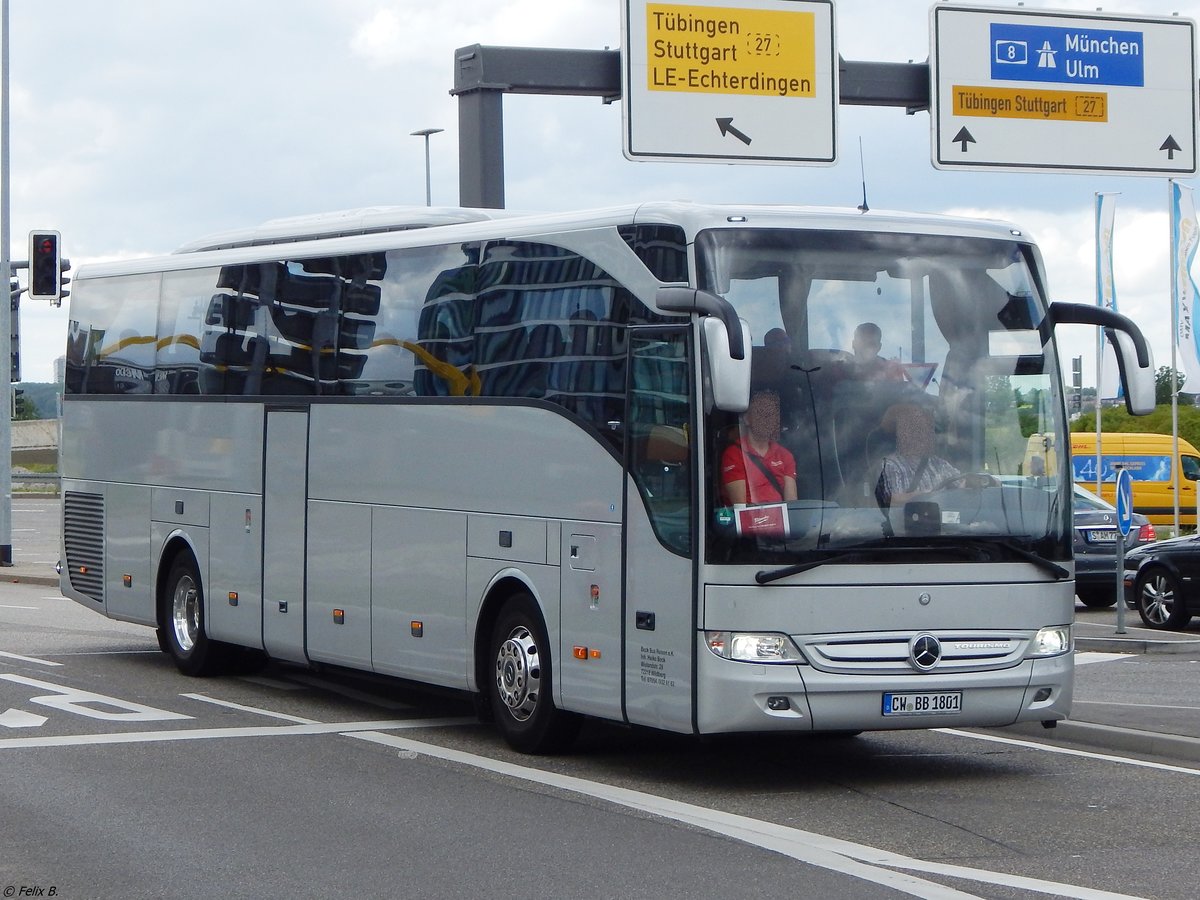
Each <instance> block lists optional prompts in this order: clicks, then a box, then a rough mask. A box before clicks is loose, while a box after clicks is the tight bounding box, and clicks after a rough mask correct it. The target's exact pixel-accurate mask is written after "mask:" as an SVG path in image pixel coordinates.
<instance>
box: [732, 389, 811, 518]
mask: <svg viewBox="0 0 1200 900" xmlns="http://www.w3.org/2000/svg"><path fill="white" fill-rule="evenodd" d="M777 437H779V395H778V394H776V393H775V392H774V391H756V392H755V393H754V395H753V396H751V398H750V406H749V408H748V409H747V410H746V413H745V415H744V416H743V417H742V428H741V435H740V437H739V438H738V441H737V443H735V444H732V445H730V446H729V447H727V448H725V452H724V453H723V454H722V455H721V485H722V487H723V488H724V492H725V502H726V503H732V504H741V503H781V502H783V501H785V500H795V499H796V460H795V459H794V458H793V457H792V454H791V453H789V452H788V450H787V449H786V448H784V447H782V446H780V445H779V444H778V443H777V442H776V440H775V439H776V438H777Z"/></svg>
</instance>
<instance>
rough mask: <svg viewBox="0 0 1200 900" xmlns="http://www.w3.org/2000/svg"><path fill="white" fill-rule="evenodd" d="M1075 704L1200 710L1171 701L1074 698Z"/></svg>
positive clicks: (1196, 707) (1199, 709)
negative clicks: (1145, 701) (1130, 701)
mask: <svg viewBox="0 0 1200 900" xmlns="http://www.w3.org/2000/svg"><path fill="white" fill-rule="evenodd" d="M1071 703H1072V704H1073V705H1075V706H1132V707H1134V708H1135V709H1194V710H1196V711H1198V712H1200V706H1172V705H1171V704H1169V703H1124V702H1121V701H1119V700H1072V701H1071Z"/></svg>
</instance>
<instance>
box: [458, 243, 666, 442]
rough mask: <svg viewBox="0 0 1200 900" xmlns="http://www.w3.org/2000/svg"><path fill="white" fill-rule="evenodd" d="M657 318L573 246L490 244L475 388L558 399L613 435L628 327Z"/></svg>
mask: <svg viewBox="0 0 1200 900" xmlns="http://www.w3.org/2000/svg"><path fill="white" fill-rule="evenodd" d="M652 317H654V314H653V313H651V312H650V311H649V310H648V309H647V308H646V307H645V306H644V305H643V304H642V303H641V302H640V301H638V300H637V298H636V297H634V296H633V294H631V293H630V292H629V291H628V290H627V289H625V288H624V287H623V286H622V285H621V284H620V283H618V282H617V281H616V280H615V279H614V278H613V277H612V276H611V275H609V274H608V273H607V272H606V271H604V270H603V269H602V268H600V267H599V266H597V265H596V264H595V263H593V262H592V261H590V260H588V259H586V258H585V257H583V256H580V255H579V254H577V253H575V252H573V251H570V250H565V249H563V248H561V247H555V246H552V245H549V244H541V243H532V242H525V241H497V242H493V243H489V244H487V246H486V247H485V248H484V251H483V253H482V255H481V257H480V263H479V270H478V279H477V283H476V295H475V348H474V365H475V367H476V371H477V373H478V376H479V392H480V394H481V395H483V396H492V397H538V398H544V399H546V400H549V401H551V402H554V403H558V404H559V405H561V406H563V407H565V408H566V409H569V410H571V411H572V412H573V413H575V414H576V415H578V416H579V417H580V418H582V419H584V420H585V421H587V422H590V423H591V424H593V425H594V426H595V427H596V428H597V429H599V430H600V431H601V433H603V434H606V435H609V436H610V437H611V438H612V439H613V440H614V442H617V441H619V438H620V433H619V428H620V426H621V425H622V424H623V419H624V413H625V368H626V362H625V354H626V345H627V335H626V329H627V327H628V326H629V325H630V324H639V323H645V322H648V321H650V319H651V318H652Z"/></svg>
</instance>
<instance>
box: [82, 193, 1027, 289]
mask: <svg viewBox="0 0 1200 900" xmlns="http://www.w3.org/2000/svg"><path fill="white" fill-rule="evenodd" d="M498 219H503V220H504V225H503V226H498V225H497V221H496V220H498ZM622 224H670V225H678V226H680V227H681V228H682V229H683V231H684V233H685V235H686V236H687V239H688V241H689V242H690V241H691V240H693V239H694V238H695V236H696V235H697V234H698V233H699V232H701V231H703V230H706V229H712V228H805V229H826V230H845V231H883V232H919V233H924V234H940V235H963V236H968V237H982V238H992V239H1005V240H1022V241H1025V240H1029V239H1028V237H1027V236H1026V235H1024V233H1023V232H1022V231H1021V230H1020V229H1019V228H1016V227H1014V226H1012V225H1010V224H1008V223H1005V222H999V221H992V220H983V219H969V218H960V217H955V216H944V215H935V214H929V213H905V212H892V211H884V210H870V211H868V212H863V211H861V210H858V209H853V208H851V209H840V208H827V207H805V206H775V205H733V204H727V205H714V204H700V203H690V202H685V201H656V202H648V203H643V204H634V205H628V206H618V207H611V208H606V209H594V210H583V211H578V212H564V213H516V212H511V211H508V210H482V209H459V208H447V207H439V208H429V207H374V208H368V209H359V210H345V211H342V212H334V213H322V214H318V215H314V216H298V217H293V218H286V219H273V220H271V221H269V222H265V223H263V224H262V225H259V226H256V227H252V228H246V229H240V230H234V231H228V232H222V233H219V234H214V235H211V236H209V237H207V238H201V239H199V240H196V241H192V242H190V243H188V244H185V245H183V246H182V247H180V248H179V249H178V250H176V251H175V252H174V253H173V254H170V255H168V256H159V257H144V258H139V259H126V260H120V261H114V262H110V263H94V264H90V265H84V266H81V267H80V269H79V271H78V272H77V273H76V276H75V278H76V280H77V281H78V280H83V279H87V278H101V277H106V276H111V275H126V274H139V273H150V272H161V271H171V270H177V269H193V268H201V267H204V266H218V265H234V264H239V263H250V262H255V261H259V260H264V259H281V258H286V259H304V258H308V257H317V256H332V255H344V254H351V253H368V252H378V251H381V250H388V249H392V248H399V247H420V246H428V245H431V244H439V243H443V242H447V243H449V242H459V241H476V240H486V239H488V238H495V237H500V236H503V237H507V238H521V237H528V238H532V237H547V236H550V235H553V234H559V233H564V232H567V231H577V230H581V229H586V228H601V227H606V226H615V225H622ZM268 247H269V248H271V249H270V250H269V251H268V250H267V249H266V248H268Z"/></svg>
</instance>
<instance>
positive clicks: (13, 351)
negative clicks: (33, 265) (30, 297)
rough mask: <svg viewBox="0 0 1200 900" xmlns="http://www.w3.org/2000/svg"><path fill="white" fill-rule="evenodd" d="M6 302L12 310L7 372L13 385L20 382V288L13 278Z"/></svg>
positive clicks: (9, 285) (9, 284)
mask: <svg viewBox="0 0 1200 900" xmlns="http://www.w3.org/2000/svg"><path fill="white" fill-rule="evenodd" d="M8 302H9V304H10V306H11V308H12V314H11V315H12V317H11V318H10V319H9V320H8V321H9V325H10V328H9V338H8V351H9V356H10V362H9V370H8V372H9V381H12V382H14V383H15V382H18V381H20V380H21V286H20V285H19V284H18V283H17V280H16V279H15V278H13V279H11V280H10V281H9V283H8Z"/></svg>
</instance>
